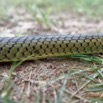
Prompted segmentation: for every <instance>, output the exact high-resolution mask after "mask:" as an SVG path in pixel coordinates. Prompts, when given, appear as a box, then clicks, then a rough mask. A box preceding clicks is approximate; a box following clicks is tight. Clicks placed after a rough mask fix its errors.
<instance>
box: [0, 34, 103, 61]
mask: <svg viewBox="0 0 103 103" xmlns="http://www.w3.org/2000/svg"><path fill="white" fill-rule="evenodd" d="M101 52H103V34H90V35H86V34H85V35H82V34H78V35H72V34H70V35H45V36H44V35H39V36H23V37H1V38H0V62H7V61H21V60H24V59H26V60H32V59H41V58H47V57H53V56H63V55H74V54H75V55H76V54H93V53H101Z"/></svg>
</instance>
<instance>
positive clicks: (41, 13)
mask: <svg viewBox="0 0 103 103" xmlns="http://www.w3.org/2000/svg"><path fill="white" fill-rule="evenodd" d="M0 2H1V3H0V15H1V20H9V19H10V17H9V13H10V12H8V11H11V12H12V11H16V10H17V9H18V8H24V9H25V10H26V11H27V12H29V13H31V14H32V15H33V17H34V18H35V19H36V21H37V22H38V23H39V24H40V25H42V26H43V27H45V28H47V27H49V28H50V27H51V25H52V21H51V20H50V15H51V14H52V13H55V12H64V11H70V12H72V11H75V12H78V13H81V14H82V13H83V14H86V15H90V16H92V17H93V16H95V17H97V16H99V15H103V12H102V10H103V5H102V3H103V0H78V1H77V0H75V1H74V0H64V1H63V0H55V1H54V0H52V1H50V0H45V2H44V1H43V0H1V1H0ZM95 11H96V12H95ZM71 58H77V59H80V60H83V61H86V62H85V63H88V64H89V63H90V68H87V69H85V70H77V69H76V70H72V71H71V72H70V73H66V74H64V75H61V76H59V77H56V78H55V79H53V80H51V81H47V82H46V83H45V85H44V88H43V87H42V88H43V89H45V87H46V86H48V85H49V86H51V87H52V88H53V89H54V86H53V85H54V84H55V83H57V84H59V82H60V81H63V84H62V86H61V87H60V88H59V93H58V94H59V95H57V94H56V91H55V89H54V92H53V93H54V94H53V95H54V97H55V103H62V98H63V95H64V94H65V93H66V94H68V95H70V99H69V100H70V101H71V100H72V99H74V97H76V98H78V99H81V100H83V101H87V102H91V103H102V101H103V99H102V97H101V95H100V94H101V92H102V91H103V84H102V79H103V74H102V65H103V59H102V58H99V57H97V56H92V55H91V56H90V55H76V56H71ZM21 63H22V62H19V63H17V64H13V65H12V66H11V68H10V70H9V72H8V73H7V74H8V75H7V77H6V78H4V82H5V85H4V87H3V90H2V91H1V96H0V102H2V103H16V102H15V101H13V100H10V98H11V96H12V88H14V87H15V83H14V82H13V80H12V73H13V72H14V71H15V69H16V68H17V67H18V66H20V65H21ZM94 64H95V65H94ZM89 71H90V72H92V74H88V72H89ZM77 76H79V79H80V78H84V79H85V80H84V81H81V83H82V84H81V85H80V87H79V88H78V90H77V91H75V93H72V92H71V91H69V90H68V89H67V88H66V85H67V80H71V79H72V80H74V81H75V79H74V77H75V78H76V77H77ZM98 78H99V80H98ZM78 81H79V80H78ZM38 85H39V83H38ZM88 85H90V87H87V91H90V92H93V93H96V92H99V93H100V94H99V96H98V97H99V98H98V97H97V98H95V99H91V100H90V99H84V98H82V97H81V96H78V92H80V91H81V90H82V89H84V88H85V87H86V86H88ZM40 89H41V88H39V89H38V90H37V95H36V97H37V98H36V102H37V103H40V100H41V99H42V96H41V95H44V96H45V93H44V94H41V90H40ZM42 93H43V91H42ZM44 98H46V97H44ZM20 102H21V103H22V102H25V97H24V100H21V101H20ZM48 102H49V103H52V100H51V99H50V100H48Z"/></svg>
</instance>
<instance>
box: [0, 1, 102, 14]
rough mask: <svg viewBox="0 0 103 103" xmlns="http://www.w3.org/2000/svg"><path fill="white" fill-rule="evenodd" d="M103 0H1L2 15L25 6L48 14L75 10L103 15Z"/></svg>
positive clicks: (0, 9)
mask: <svg viewBox="0 0 103 103" xmlns="http://www.w3.org/2000/svg"><path fill="white" fill-rule="evenodd" d="M102 4H103V0H0V15H7V14H8V11H10V10H11V11H12V10H15V8H24V9H26V10H27V11H29V12H32V13H35V12H38V9H40V10H42V11H46V13H47V14H49V13H51V12H55V11H75V12H78V13H84V14H85V13H86V14H89V15H103V11H102V9H103V5H102Z"/></svg>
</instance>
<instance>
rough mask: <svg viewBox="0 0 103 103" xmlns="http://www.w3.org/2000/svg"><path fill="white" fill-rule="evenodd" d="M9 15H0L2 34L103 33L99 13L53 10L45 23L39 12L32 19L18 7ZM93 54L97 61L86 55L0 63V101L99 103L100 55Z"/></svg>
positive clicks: (7, 102)
mask: <svg viewBox="0 0 103 103" xmlns="http://www.w3.org/2000/svg"><path fill="white" fill-rule="evenodd" d="M8 16H9V18H10V19H9V20H7V19H2V18H1V21H0V33H1V36H17V35H18V34H22V35H40V34H43V35H50V34H55V35H56V34H59V35H62V34H68V35H69V34H79V33H80V34H90V33H92V34H93V33H102V32H103V29H102V28H103V20H102V16H100V17H93V16H90V15H89V16H88V15H85V14H81V13H77V12H74V11H72V12H71V11H65V12H59V13H58V14H57V13H55V12H54V13H52V14H51V15H50V16H49V19H48V18H47V19H46V22H45V19H42V15H41V14H38V15H36V18H34V17H33V15H31V14H30V13H29V12H27V11H26V10H24V9H22V10H20V9H17V10H16V12H15V13H14V12H12V13H10V14H9V15H8ZM41 22H42V23H41ZM19 36H21V35H19ZM89 57H90V56H89ZM91 57H92V56H91ZM96 57H97V58H96ZM96 57H94V58H96V59H95V60H97V61H95V60H94V61H92V60H91V59H90V58H88V56H87V58H85V57H83V58H81V57H79V58H69V57H68V58H67V57H60V58H47V59H42V60H36V61H26V62H23V63H21V64H20V62H19V63H0V92H1V93H0V94H1V99H0V101H2V102H3V101H4V102H3V103H9V102H10V103H11V102H12V103H14V102H17V103H22V102H23V103H24V102H25V103H35V102H37V103H91V102H92V103H102V100H103V93H102V90H103V85H102V84H103V81H102V78H103V74H102V62H100V61H102V55H99V54H98V55H96ZM98 57H101V59H99V58H98ZM83 59H84V60H83ZM88 59H90V60H88ZM94 91H95V92H94Z"/></svg>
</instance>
